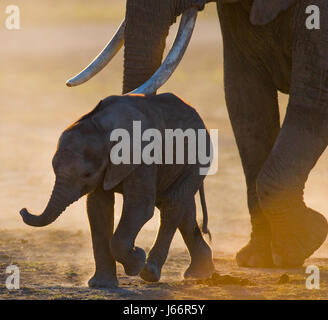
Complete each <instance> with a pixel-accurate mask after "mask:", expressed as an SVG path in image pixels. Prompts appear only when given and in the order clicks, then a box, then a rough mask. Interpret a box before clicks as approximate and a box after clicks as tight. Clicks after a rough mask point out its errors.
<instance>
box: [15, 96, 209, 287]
mask: <svg viewBox="0 0 328 320" xmlns="http://www.w3.org/2000/svg"><path fill="white" fill-rule="evenodd" d="M133 121H141V122H142V130H145V129H147V128H156V129H158V130H160V131H161V133H162V136H163V137H164V129H165V128H172V129H175V128H181V129H182V130H186V129H188V128H194V129H204V128H205V126H204V123H203V121H202V120H201V118H200V117H199V115H198V114H197V112H196V111H195V110H194V109H193V108H191V107H190V106H188V105H186V104H185V103H184V102H182V101H181V100H180V99H178V98H177V97H175V96H174V95H171V94H163V95H158V96H154V97H147V98H145V97H142V96H123V97H109V98H107V99H105V100H103V101H101V102H100V103H99V105H98V106H97V107H96V108H95V109H94V110H93V111H92V112H91V113H89V114H87V115H86V116H84V117H83V118H81V119H80V120H79V121H77V122H76V123H74V124H73V125H72V126H71V127H69V128H68V129H66V130H65V131H64V133H63V134H62V136H61V137H60V140H59V144H58V149H57V151H56V154H55V156H54V158H53V168H54V172H55V174H56V183H55V186H54V191H53V193H52V196H51V198H50V200H49V203H48V206H47V207H46V209H45V211H44V212H43V213H42V214H41V215H40V216H34V215H31V214H30V213H29V212H28V211H27V210H26V209H23V210H22V211H21V215H22V217H23V220H24V222H25V223H26V224H28V225H31V226H37V227H42V226H46V225H48V224H50V223H52V222H53V221H55V220H56V219H57V218H58V216H59V215H60V214H61V213H62V212H63V211H64V210H65V208H66V207H67V206H69V205H70V204H71V203H73V202H74V201H76V200H78V199H79V198H80V197H82V196H83V195H86V194H87V211H88V217H89V222H90V228H91V235H92V242H93V251H94V258H95V263H96V271H95V275H94V276H93V277H92V278H91V279H90V281H89V286H90V287H109V288H111V287H116V286H117V284H118V282H117V277H116V265H115V260H116V261H118V262H120V263H122V264H123V266H124V269H125V272H126V274H128V275H138V274H139V273H140V276H141V277H142V278H143V279H145V280H147V281H158V280H159V279H160V275H161V269H162V266H163V264H164V262H165V260H166V257H167V254H168V250H169V246H170V244H171V241H172V238H173V236H174V234H175V232H176V229H177V228H178V229H179V230H180V232H181V234H182V236H183V239H184V241H185V243H186V245H187V247H188V249H189V252H190V256H191V263H190V266H189V268H188V269H187V270H186V272H185V277H186V278H206V277H208V276H210V275H211V274H212V272H213V270H214V265H213V262H212V253H211V249H210V248H209V246H208V245H207V243H206V242H205V241H204V239H203V237H202V234H201V232H200V230H199V227H198V225H197V222H196V208H195V200H194V196H195V194H196V192H197V191H198V190H199V188H200V186H201V184H202V182H203V179H204V176H201V175H199V167H200V164H199V163H197V164H190V165H187V164H186V165H177V164H174V165H155V164H153V165H145V164H141V165H128V164H121V165H113V164H112V163H111V162H110V161H109V154H110V151H111V150H112V148H113V146H114V145H115V143H117V142H110V139H109V137H110V134H111V132H112V130H114V129H117V128H123V129H126V130H128V132H129V133H130V136H131V137H132V122H133ZM207 137H208V136H207ZM207 141H208V143H209V141H210V140H209V137H208V139H207ZM131 144H132V142H131ZM147 144H148V143H146V145H147ZM163 147H164V144H163ZM185 147H187V145H186V142H185ZM207 147H209V144H208V145H207ZM207 150H209V149H207ZM187 152H188V148H185V157H186V156H187ZM164 157H165V153H164V155H163V159H165V158H164ZM203 166H204V165H203ZM114 192H118V193H121V194H122V195H123V200H124V204H123V212H122V216H121V219H120V222H119V224H118V227H117V229H116V230H115V233H114V235H113V225H114ZM155 206H156V207H158V208H159V210H160V213H161V224H160V229H159V232H158V235H157V239H156V242H155V244H154V246H153V248H152V249H151V251H150V253H149V255H148V258H147V261H146V262H145V260H146V254H145V252H144V250H142V249H141V248H138V247H135V245H134V242H135V238H136V236H137V234H138V233H139V231H140V229H141V228H142V226H143V225H144V224H145V223H146V222H147V221H148V220H149V219H150V218H151V217H152V216H153V214H154V207H155Z"/></svg>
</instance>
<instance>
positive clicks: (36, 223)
mask: <svg viewBox="0 0 328 320" xmlns="http://www.w3.org/2000/svg"><path fill="white" fill-rule="evenodd" d="M19 214H20V215H21V217H22V219H23V221H24V223H25V224H27V225H29V226H31V227H43V226H45V225H46V224H44V223H43V221H41V219H40V217H38V216H34V215H32V214H30V213H29V212H28V210H27V209H26V208H24V209H22V210H21V211H20V212H19ZM42 220H43V219H42Z"/></svg>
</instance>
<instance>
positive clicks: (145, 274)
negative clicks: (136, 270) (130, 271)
mask: <svg viewBox="0 0 328 320" xmlns="http://www.w3.org/2000/svg"><path fill="white" fill-rule="evenodd" d="M140 277H141V278H142V279H143V280H145V281H148V282H158V281H159V279H160V278H161V269H160V268H159V267H158V266H157V265H155V264H153V263H150V262H147V264H146V265H145V266H144V268H143V269H142V271H141V272H140Z"/></svg>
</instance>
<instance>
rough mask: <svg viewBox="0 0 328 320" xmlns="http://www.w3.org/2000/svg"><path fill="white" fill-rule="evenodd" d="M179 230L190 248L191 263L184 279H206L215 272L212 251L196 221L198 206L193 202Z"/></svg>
mask: <svg viewBox="0 0 328 320" xmlns="http://www.w3.org/2000/svg"><path fill="white" fill-rule="evenodd" d="M179 230H180V232H181V235H182V237H183V239H184V241H185V243H186V245H187V247H188V250H189V254H190V258H191V263H190V266H189V267H188V269H187V270H186V272H185V273H184V277H185V278H186V279H188V278H189V279H190V278H192V279H206V278H209V277H210V276H211V275H212V274H213V272H214V264H213V260H212V250H211V249H210V247H209V246H208V244H207V243H206V242H205V240H204V238H203V235H202V233H201V231H200V229H199V227H198V224H197V220H196V205H195V201H193V203H192V205H191V206H190V208H189V211H188V212H187V213H186V214H185V215H184V217H183V219H182V221H181V223H180V225H179Z"/></svg>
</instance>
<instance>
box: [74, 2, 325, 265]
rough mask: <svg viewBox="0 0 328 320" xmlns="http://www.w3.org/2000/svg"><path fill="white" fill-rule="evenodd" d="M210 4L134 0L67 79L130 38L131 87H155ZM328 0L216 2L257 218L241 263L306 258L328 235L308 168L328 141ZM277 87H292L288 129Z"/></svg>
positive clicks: (232, 110)
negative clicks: (307, 191)
mask: <svg viewBox="0 0 328 320" xmlns="http://www.w3.org/2000/svg"><path fill="white" fill-rule="evenodd" d="M205 2H206V1H205V0H198V1H197V0H165V1H164V0H127V7H126V19H125V22H124V23H123V24H122V26H121V27H120V29H119V31H118V33H117V35H116V36H115V37H114V38H113V40H112V41H111V42H110V43H109V45H108V46H107V47H106V48H105V50H104V51H103V52H102V53H101V54H100V55H99V56H98V57H97V59H96V60H95V61H94V62H93V63H92V64H91V65H90V66H89V67H88V68H87V69H85V70H84V71H83V72H82V73H81V74H79V75H78V76H77V77H75V78H73V79H71V80H69V81H68V83H67V84H68V85H69V86H74V85H77V84H80V83H82V82H84V81H86V80H88V79H89V78H90V77H92V76H93V75H94V74H96V73H97V72H99V71H100V70H101V68H103V67H104V66H105V65H106V64H107V63H108V62H109V60H110V59H111V58H112V56H113V55H114V54H115V53H116V52H117V50H118V49H119V48H120V46H121V45H122V44H123V42H124V41H125V62H124V86H123V92H124V93H126V92H130V91H132V90H134V89H135V88H137V87H139V86H141V87H139V88H138V89H137V90H134V91H133V92H137V93H140V92H141V93H146V94H152V93H154V92H156V90H157V89H158V88H159V87H160V85H162V84H163V83H164V82H165V81H166V80H167V79H168V77H169V76H170V75H171V74H172V72H173V71H174V69H175V67H176V66H177V64H178V63H179V61H180V60H181V58H182V56H183V53H184V50H185V49H186V47H187V45H188V42H189V39H190V37H191V34H192V30H193V27H194V23H195V20H196V16H197V10H198V9H201V8H202V7H203V5H205ZM326 2H327V1H326V0H239V1H238V0H218V2H217V7H218V13H219V18H220V23H221V30H222V34H223V41H224V73H225V91H226V101H227V106H228V110H229V115H230V119H231V123H232V126H233V130H234V134H235V137H236V140H237V145H238V148H239V152H240V156H241V159H242V164H243V168H244V172H245V176H246V183H247V194H248V206H249V211H250V216H251V223H252V233H251V238H250V241H249V243H248V244H247V245H246V246H245V247H244V248H243V249H241V250H240V251H239V252H238V254H237V262H238V264H239V265H240V266H251V267H269V266H272V265H275V266H279V267H281V266H296V265H301V264H302V263H303V262H304V260H305V259H306V258H307V257H309V256H310V255H311V254H312V253H313V252H314V251H315V250H317V249H318V248H319V247H320V246H321V244H322V243H323V242H324V240H325V238H326V235H327V229H328V228H327V221H326V219H325V218H324V217H323V216H322V215H321V214H320V213H318V212H316V211H314V210H312V209H310V208H308V207H307V206H306V205H305V203H304V200H303V190H304V186H305V182H306V180H307V178H308V175H309V172H310V171H311V169H312V168H313V167H314V165H315V164H316V162H317V160H318V158H319V157H320V155H321V154H322V153H323V151H324V150H325V148H326V147H327V142H328V105H327V104H328V7H327V3H326ZM309 5H317V6H318V7H319V8H320V10H321V29H320V30H308V29H307V28H306V27H305V21H306V18H307V17H308V15H307V14H306V8H307V6H309ZM181 13H183V17H182V20H181V24H180V29H179V33H178V36H177V40H176V42H175V43H174V46H173V48H172V50H171V51H170V53H169V55H168V57H167V58H166V60H165V61H164V62H163V64H162V66H161V61H162V55H163V50H164V47H165V39H166V37H167V34H168V31H169V27H170V26H171V25H172V24H173V23H174V22H175V20H176V17H177V16H178V15H180V14H181ZM160 66H161V67H160ZM158 68H159V69H158ZM157 69H158V70H157ZM156 70H157V71H156ZM150 77H151V80H148V79H149V78H150ZM147 80H148V81H147ZM145 81H146V83H145V84H143V83H144V82H145ZM142 84H143V85H142ZM278 91H281V92H284V93H289V95H290V99H289V105H288V109H287V114H286V117H285V119H284V122H283V125H282V127H281V128H280V119H279V109H278V100H277V92H278Z"/></svg>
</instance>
